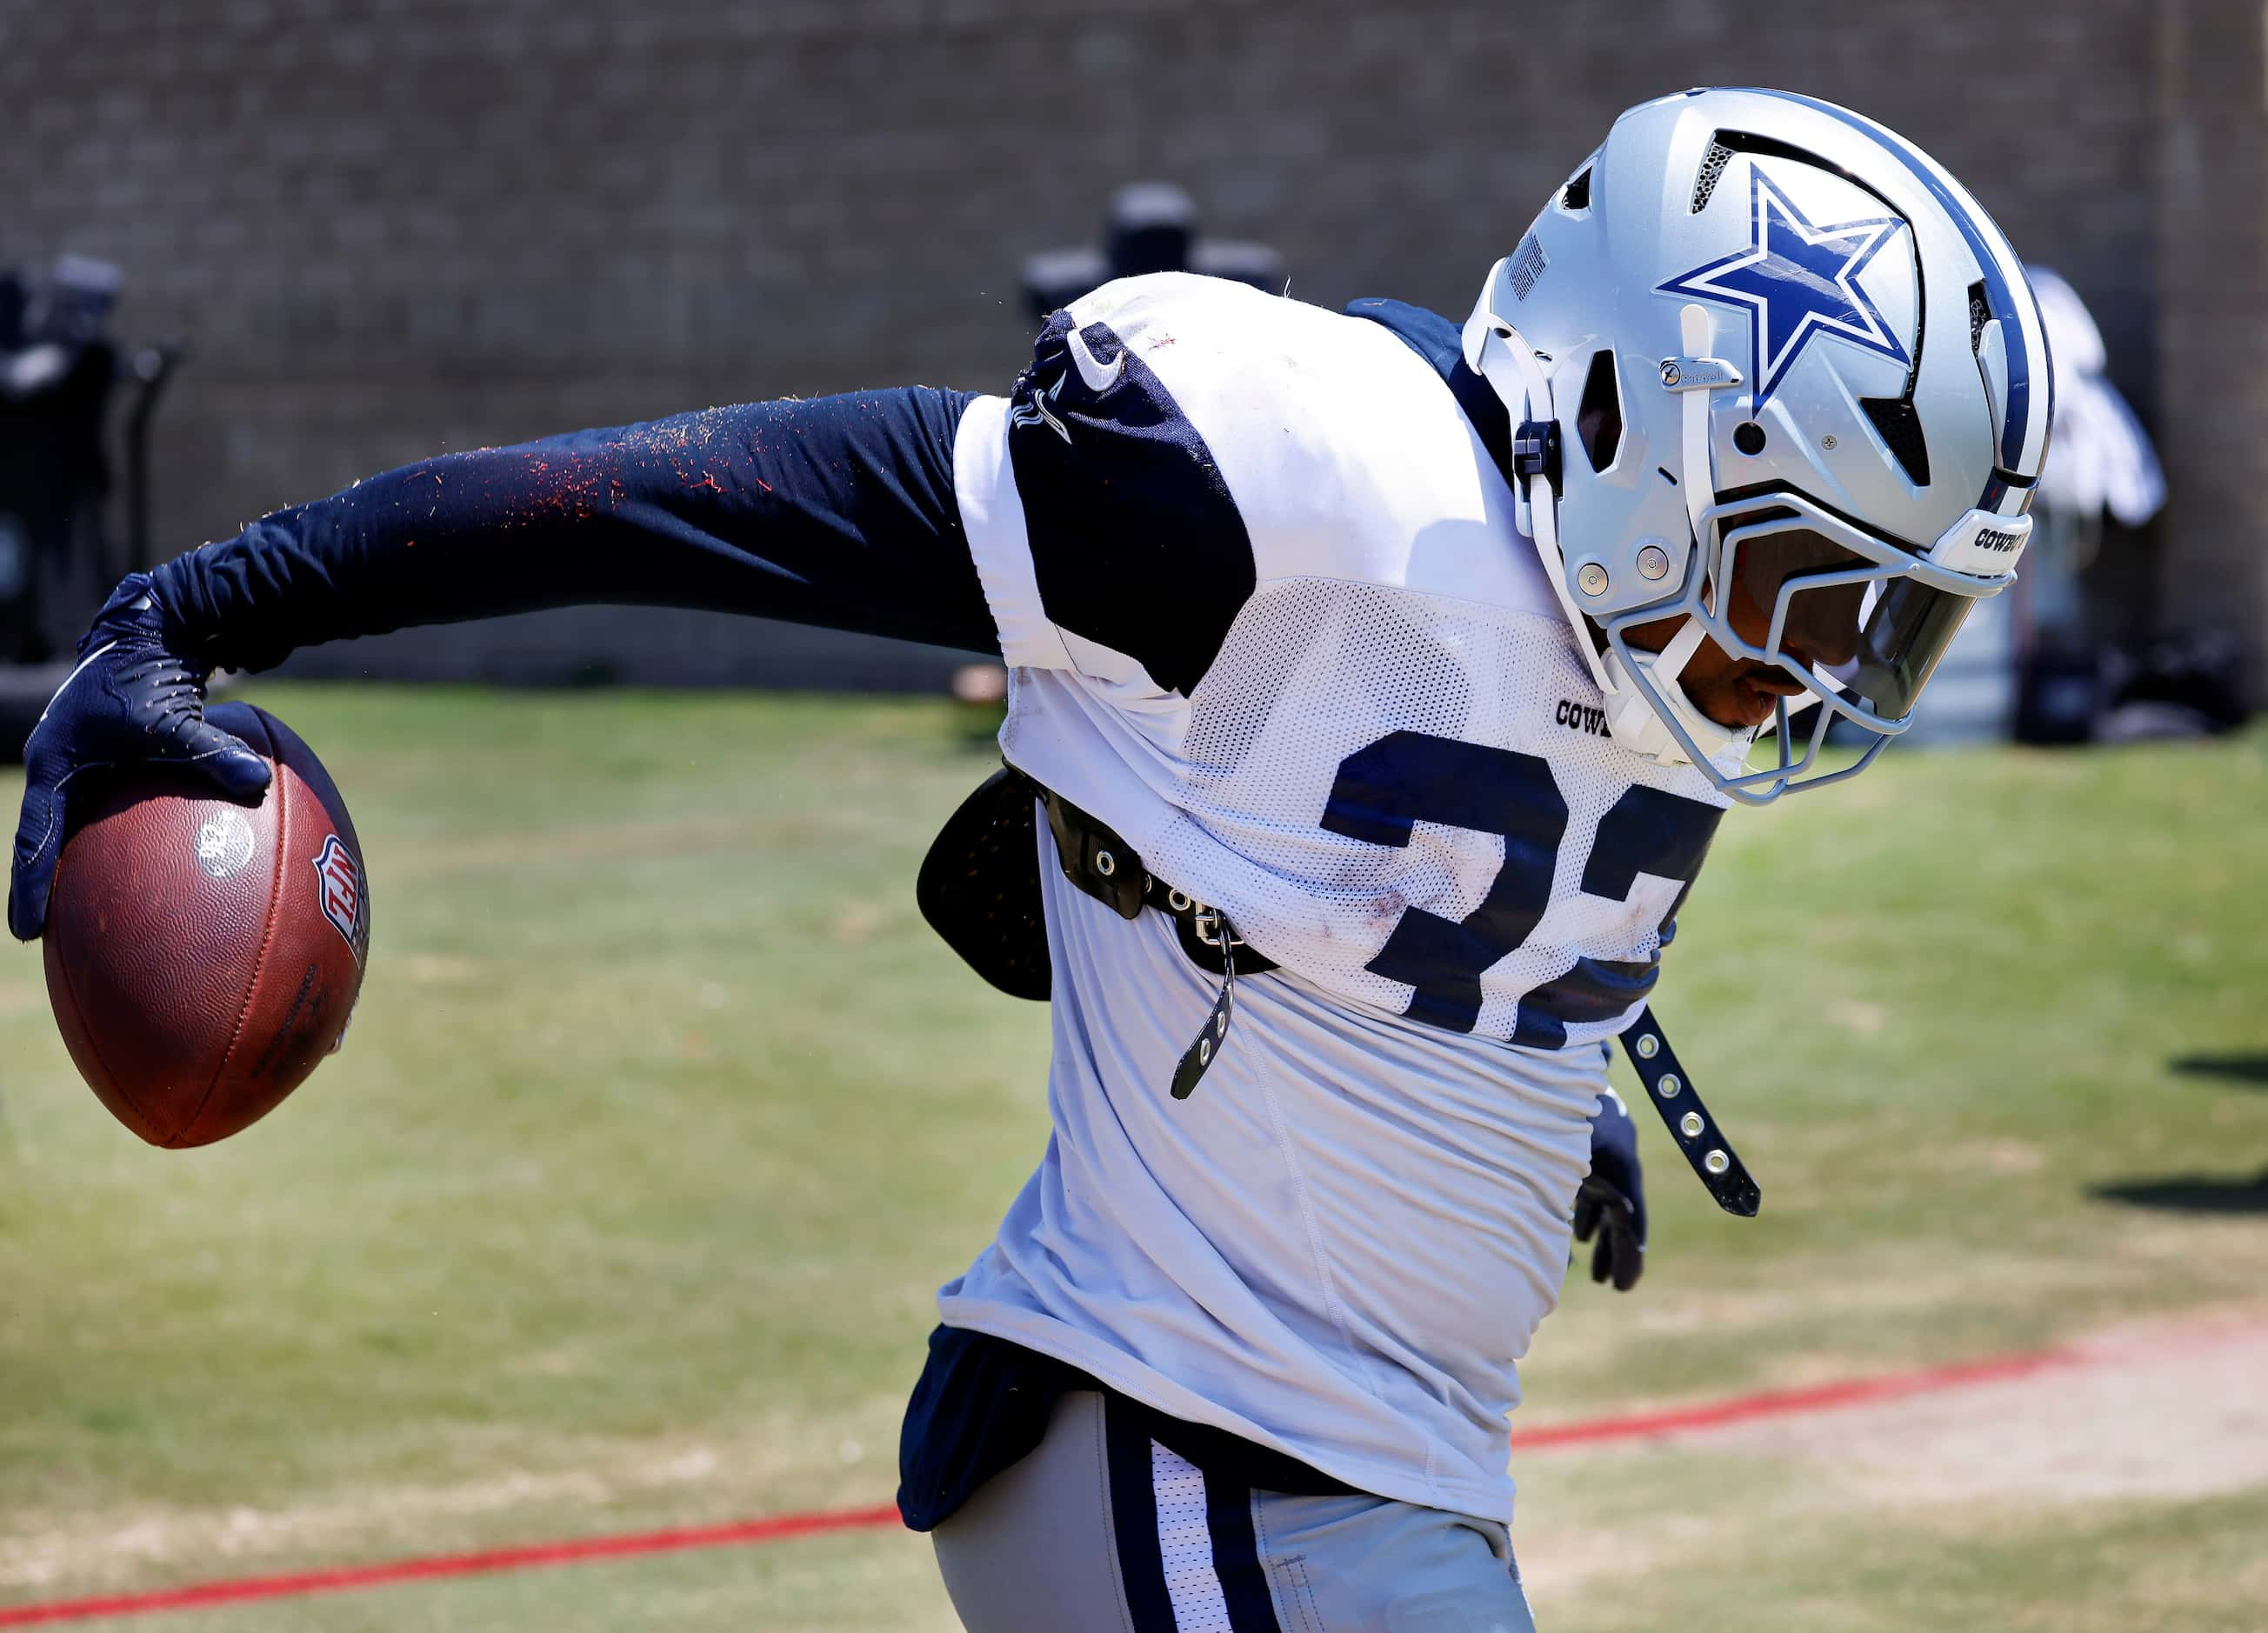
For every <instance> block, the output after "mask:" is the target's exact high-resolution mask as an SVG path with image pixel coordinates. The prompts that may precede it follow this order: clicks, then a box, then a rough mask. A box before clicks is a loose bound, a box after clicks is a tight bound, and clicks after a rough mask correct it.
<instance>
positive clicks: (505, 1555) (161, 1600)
mask: <svg viewBox="0 0 2268 1633" xmlns="http://www.w3.org/2000/svg"><path fill="white" fill-rule="evenodd" d="M2090 1358H2093V1357H2088V1355H2087V1354H2085V1353H2084V1352H2082V1351H2080V1350H2036V1351H2034V1352H2032V1353H2029V1354H2024V1355H2011V1356H2001V1357H1997V1358H1995V1359H1992V1360H1987V1361H1969V1362H1962V1363H1959V1364H1957V1365H1951V1366H1925V1367H1916V1368H1913V1369H1911V1370H1909V1371H1906V1372H1881V1373H1877V1374H1876V1375H1875V1376H1874V1377H1872V1378H1855V1379H1846V1380H1845V1381H1844V1382H1841V1383H1832V1384H1820V1385H1817V1386H1815V1387H1807V1388H1801V1389H1767V1390H1762V1391H1759V1392H1757V1393H1755V1394H1741V1395H1731V1396H1727V1397H1726V1398H1725V1399H1723V1400H1718V1401H1698V1402H1696V1403H1694V1404H1692V1405H1690V1406H1678V1407H1668V1408H1664V1409H1661V1410H1660V1411H1653V1412H1630V1413H1624V1414H1622V1415H1620V1416H1612V1417H1592V1418H1584V1419H1580V1420H1579V1421H1577V1422H1574V1423H1555V1424H1545V1425H1543V1427H1541V1428H1536V1429H1529V1430H1524V1431H1521V1432H1520V1433H1517V1434H1515V1435H1513V1438H1512V1444H1513V1447H1514V1449H1516V1450H1517V1449H1525V1450H1528V1451H1535V1450H1539V1449H1543V1448H1548V1447H1551V1446H1565V1445H1597V1444H1600V1443H1602V1442H1605V1441H1612V1440H1643V1439H1652V1438H1659V1437H1661V1436H1663V1435H1672V1434H1681V1433H1690V1432H1692V1431H1697V1430H1705V1429H1720V1428H1724V1427H1727V1426H1728V1425H1731V1424H1734V1423H1754V1422H1756V1421H1757V1420H1759V1419H1763V1418H1772V1417H1794V1416H1801V1415H1803V1414H1805V1413H1808V1412H1827V1411H1834V1410H1837V1409H1840V1408H1845V1407H1852V1406H1866V1405H1871V1404H1873V1403H1874V1402H1877V1401H1895V1400H1900V1399H1904V1397H1907V1396H1910V1395H1918V1394H1936V1393H1940V1392H1942V1391H1946V1390H1952V1389H1965V1388H1973V1387H1976V1386H1977V1385H1980V1384H1992V1383H2005V1382H2007V1381H2008V1380H2010V1379H2018V1378H2028V1377H2030V1376H2031V1375H2032V1374H2034V1373H2036V1372H2048V1371H2051V1370H2054V1369H2057V1368H2062V1367H2071V1366H2080V1365H2086V1364H2087V1363H2088V1360H2089V1359H2090ZM897 1522H898V1511H897V1510H896V1508H895V1507H894V1506H888V1505H885V1506H883V1507H880V1508H849V1509H835V1510H831V1511H828V1512H821V1513H807V1514H780V1515H777V1516H774V1517H773V1518H771V1519H744V1520H740V1521H737V1522H735V1523H733V1524H731V1525H721V1526H690V1527H686V1528H681V1529H678V1530H674V1531H641V1532H632V1533H630V1534H624V1535H619V1536H598V1537H584V1538H580V1539H578V1540H574V1541H563V1542H538V1543H533V1544H529V1545H527V1546H526V1547H522V1548H489V1549H484V1550H482V1551H479V1552H475V1553H466V1554H435V1555H431V1556H427V1557H424V1558H422V1559H395V1560H387V1561H382V1562H380V1563H377V1564H370V1565H346V1566H341V1567H338V1568H335V1569H333V1570H304V1571H297V1572H292V1573H289V1574H285V1575H280V1576H268V1577H238V1578H232V1579H230V1580H225V1581H219V1582H200V1583H194V1584H192V1585H188V1586H187V1587H176V1588H160V1589H157V1590H155V1591H154V1592H151V1593H115V1594H109V1595H107V1596H102V1597H98V1598H92V1599H63V1600H49V1601H48V1602H47V1603H45V1604H34V1605H17V1606H13V1607H0V1628H28V1627H39V1626H44V1625H49V1624H52V1623H55V1622H90V1621H92V1620H94V1619H95V1618H97V1617H99V1616H139V1615H152V1614H154V1613H157V1612H159V1611H167V1610H198V1609H203V1608H205V1607H209V1606H213V1605H240V1604H245V1603H248V1602H250V1601H252V1600H264V1599H291V1598H297V1597H299V1596H302V1595H305V1594H310V1593H350V1592H352V1591H354V1590H356V1589H359V1588H372V1587H385V1586H387V1585H391V1584H394V1583H400V1582H431V1581H437V1580H440V1579H442V1578H450V1577H475V1576H488V1575H492V1574H494V1573H496V1572H498V1571H504V1570H536V1569H539V1568H541V1567H544V1566H549V1565H571V1564H578V1563H583V1562H585V1561H587V1560H593V1559H628V1558H634V1557H637V1556H641V1555H646V1554H672V1553H681V1552H683V1551H685V1550H687V1549H689V1548H733V1547H738V1546H740V1545H743V1544H747V1543H751V1542H778V1541H786V1540H787V1539H789V1538H791V1537H805V1536H817V1535H819V1534H822V1533H824V1532H829V1531H858V1530H866V1529H870V1528H873V1527H878V1526H892V1525H895V1524H896V1523H897Z"/></svg>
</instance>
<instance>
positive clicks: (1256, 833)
mask: <svg viewBox="0 0 2268 1633" xmlns="http://www.w3.org/2000/svg"><path fill="white" fill-rule="evenodd" d="M1596 695H1597V694H1596V692H1595V690H1594V688H1592V686H1591V684H1590V682H1589V680H1588V678H1587V674H1586V673H1585V671H1584V668H1583V666H1582V665H1581V663H1580V660H1579V659H1578V658H1576V657H1575V655H1574V653H1573V652H1572V651H1571V650H1570V648H1569V644H1568V639H1567V635H1566V631H1565V628H1564V627H1563V626H1559V625H1557V624H1555V623H1553V622H1550V621H1548V620H1545V619H1543V618H1539V617H1537V616H1535V615H1534V614H1529V613H1526V612H1518V611H1507V610H1506V609H1503V608H1499V607H1488V606H1484V605H1481V604H1478V603H1475V602H1468V601H1456V600H1449V599H1447V598H1445V597H1440V596H1429V595H1421V594H1418V593H1416V592H1411V591H1409V590H1405V589H1399V588H1395V587H1390V586H1386V585H1361V584H1348V583H1344V582H1342V581H1337V580H1332V579H1317V578H1299V579H1290V580H1284V581H1279V582H1278V583H1274V584H1268V585H1262V586H1260V588H1259V589H1258V590H1257V591H1256V593H1255V594H1254V596H1253V598H1252V600H1251V601H1250V602H1249V603H1248V605H1247V606H1246V607H1245V610H1244V612H1243V614H1241V616H1240V617H1239V619H1238V620H1237V622H1236V624H1235V626H1234V627H1233V629H1231V630H1230V632H1229V636H1228V640H1227V642H1226V644H1225V645H1224V646H1223V647H1222V649H1221V653H1220V657H1219V659H1218V660H1217V662H1216V663H1215V665H1214V667H1213V670H1212V672H1211V673H1210V674H1208V675H1207V676H1206V678H1205V680H1204V684H1203V685H1202V686H1200V687H1199V688H1197V695H1196V697H1195V698H1194V699H1193V700H1192V702H1191V704H1190V707H1189V710H1188V717H1187V720H1186V722H1185V723H1184V722H1182V721H1175V720H1172V719H1171V718H1170V717H1154V718H1155V719H1156V724H1157V725H1159V726H1160V727H1162V728H1164V730H1163V731H1162V732H1160V733H1159V735H1160V736H1161V737H1165V736H1168V735H1169V734H1170V733H1171V732H1174V731H1175V730H1176V729H1177V728H1178V731H1179V734H1180V739H1181V740H1180V741H1179V742H1178V743H1175V742H1172V741H1170V740H1168V741H1161V742H1158V743H1157V744H1156V747H1157V750H1158V752H1159V753H1160V754H1161V756H1167V757H1170V758H1169V759H1168V763H1171V764H1173V765H1174V771H1175V777H1176V780H1177V781H1178V782H1179V783H1180V788H1181V798H1180V800H1179V805H1180V811H1181V813H1182V816H1183V817H1184V818H1186V820H1182V821H1175V822H1171V823H1167V824H1164V825H1162V827H1161V828H1160V840H1161V842H1160V844H1158V845H1157V846H1156V847H1155V849H1154V850H1152V849H1145V850H1144V852H1143V854H1144V856H1145V858H1146V859H1147V860H1148V861H1149V862H1150V864H1151V866H1152V869H1153V871H1155V872H1157V873H1158V874H1159V876H1160V877H1161V878H1163V879H1167V880H1169V881H1171V882H1173V883H1174V884H1175V885H1177V886H1180V887H1181V888H1182V889H1185V890H1188V891H1189V892H1190V893H1191V894H1195V895H1197V896H1198V897H1199V898H1200V899H1202V900H1204V901H1211V902H1215V903H1218V904H1219V905H1221V906H1224V907H1226V908H1228V909H1229V910H1230V912H1231V915H1232V916H1233V919H1234V921H1235V923H1236V924H1237V927H1238V929H1239V930H1240V931H1242V932H1243V934H1244V935H1245V937H1246V938H1248V940H1250V941H1251V942H1252V943H1253V945H1256V946H1257V947H1259V948H1260V949H1261V950H1262V951H1263V952H1265V953H1267V954H1268V955H1269V956H1270V958H1273V959H1275V960H1277V961H1278V963H1281V964H1285V965H1288V966H1291V967H1295V968H1297V969H1299V970H1300V973H1301V974H1302V975H1307V977H1308V978H1309V979H1311V980H1314V981H1316V982H1320V983H1322V984H1323V985H1325V986H1328V987H1329V988H1331V989H1333V990H1335V991H1339V992H1343V993H1344V994H1346V995H1347V996H1348V997H1351V998H1354V999H1356V1000H1358V1001H1360V1002H1362V1003H1366V1004H1373V1005H1376V1006H1378V1007H1380V1008H1383V1009H1387V1010H1390V1011H1395V1012H1396V1013H1399V1012H1401V1011H1403V1009H1404V1008H1405V1007H1406V1006H1407V1005H1408V1004H1409V1003H1410V997H1411V992H1410V986H1409V985H1408V984H1407V983H1405V982H1398V981H1395V980H1392V979H1389V978H1388V977H1386V976H1384V975H1375V974H1373V973H1371V972H1370V971H1369V970H1368V969H1367V968H1366V966H1367V965H1368V964H1369V963H1370V962H1371V961H1372V960H1373V959H1375V958H1376V957H1377V955H1378V953H1379V952H1380V950H1381V947H1382V946H1383V945H1385V943H1386V941H1387V938H1388V935H1389V934H1390V933H1391V932H1392V931H1393V929H1394V926H1395V923H1396V922H1397V921H1398V919H1399V917H1400V914H1401V911H1402V910H1403V908H1405V907H1408V906H1410V905H1416V906H1419V907H1422V908H1425V910H1427V911H1429V912H1431V913H1432V914H1433V915H1435V916H1439V917H1440V918H1443V919H1447V920H1452V921H1459V920H1462V919H1464V918H1465V917H1467V916H1469V914H1471V913H1472V912H1473V911H1474V910H1475V909H1476V908H1477V907H1479V905H1480V904H1481V901H1482V900H1483V898H1484V895H1485V894H1487V892H1488V891H1489V888H1490V886H1491V884H1492V883H1493V882H1494V880H1495V879H1496V877H1497V875H1498V872H1499V870H1500V869H1501V868H1502V867H1503V866H1504V864H1505V859H1506V858H1505V850H1506V843H1505V841H1504V839H1503V838H1502V837H1501V836H1499V835H1491V834H1482V833H1476V832H1473V831H1471V830H1469V829H1465V828H1452V827H1447V826H1444V825H1442V824H1440V823H1436V822H1430V821H1423V820H1420V821H1418V822H1417V823H1416V824H1415V832H1414V833H1413V834H1412V836H1411V839H1410V843H1408V844H1407V845H1405V846H1400V847H1388V846H1384V845H1380V844H1375V843H1371V842H1366V841H1365V840H1361V839H1356V838H1350V837H1346V836H1344V835H1339V834H1336V833H1330V832H1327V831H1325V830H1324V829H1322V828H1319V827H1318V826H1317V818H1318V817H1319V816H1320V815H1321V814H1322V813H1323V812H1324V810H1325V809H1326V808H1327V806H1328V805H1329V803H1330V800H1331V794H1332V788H1333V783H1334V780H1335V778H1336V776H1337V774H1338V772H1339V769H1340V768H1341V766H1342V765H1343V764H1344V762H1345V761H1347V760H1348V759H1349V758H1350V757H1351V756H1352V755H1353V754H1355V753H1356V752H1357V751H1358V750H1360V749H1362V748H1364V747H1367V746H1368V745H1370V744H1373V743H1375V742H1377V741H1378V740H1380V739H1382V738H1384V737H1386V736H1387V735H1388V734H1389V733H1391V732H1417V733H1420V734H1423V735H1425V736H1428V737H1435V738H1442V739H1453V740H1455V741H1460V742H1466V743H1474V744H1482V745H1488V746H1492V747H1500V748H1506V749H1510V750H1513V751H1516V752H1521V753H1525V754H1532V755H1534V756H1535V757H1536V758H1538V759H1541V760H1543V761H1546V763H1548V764H1549V766H1550V776H1551V780H1552V783H1554V785H1555V786H1556V788H1557V791H1558V794H1559V796H1560V797H1561V798H1562V799H1564V800H1565V804H1566V806H1567V822H1566V828H1565V836H1564V838H1563V839H1562V840H1561V842H1559V845H1558V847H1557V857H1556V862H1555V864H1554V867H1553V872H1552V878H1551V883H1550V906H1549V908H1548V909H1547V911H1546V912H1545V914H1544V915H1543V919H1542V920H1541V922H1539V923H1538V924H1537V925H1536V927H1535V930H1534V931H1531V932H1530V933H1529V935H1528V938H1527V940H1526V941H1525V942H1523V943H1522V944H1521V945H1520V946H1519V947H1517V948H1516V949H1514V950H1513V951H1512V952H1511V953H1510V954H1509V955H1508V956H1507V957H1506V958H1505V959H1504V960H1503V961H1501V962H1500V963H1498V964H1496V965H1494V966H1492V967H1490V968H1489V969H1488V970H1487V971H1486V972H1485V973H1484V974H1483V975H1482V976H1481V986H1482V993H1483V997H1482V1005H1481V1009H1480V1013H1479V1016H1478V1018H1477V1021H1476V1025H1475V1026H1474V1028H1473V1029H1474V1030H1475V1031H1476V1032H1477V1033H1481V1034H1483V1035H1484V1036H1489V1037H1495V1038H1504V1039H1509V1038H1511V1037H1513V1035H1514V1032H1515V1028H1516V1026H1517V1024H1518V1020H1519V1009H1520V1004H1521V1000H1522V998H1523V997H1526V996H1527V995H1528V994H1529V993H1531V992H1532V991H1533V990H1534V989H1536V988H1537V987H1539V986H1541V985H1543V983H1544V982H1549V981H1550V980H1552V979H1554V978H1555V977H1557V976H1560V975H1564V974H1565V973H1566V971H1567V970H1568V968H1569V967H1570V966H1571V965H1572V963H1573V962H1574V961H1575V960H1576V958H1577V957H1578V956H1579V955H1587V956H1590V957H1594V958H1601V959H1611V960H1625V961H1631V962H1651V961H1652V960H1653V959H1654V957H1655V955H1656V954H1657V953H1658V952H1659V950H1660V946H1661V937H1660V933H1659V931H1660V926H1661V922H1662V920H1663V919H1664V917H1665V916H1667V915H1668V912H1669V910H1670V908H1671V906H1672V904H1673V903H1674V902H1675V900H1676V898H1677V895H1678V894H1679V892H1680V890H1681V889H1682V888H1683V881H1682V880H1675V879H1654V880H1641V881H1638V883H1637V884H1636V885H1635V886H1634V887H1633V888H1632V889H1631V891H1630V893H1629V896H1628V898H1627V899H1626V900H1624V901H1609V900H1607V899H1605V898H1602V897H1600V896H1595V895H1591V894H1586V893H1585V892H1584V891H1583V890H1582V889H1581V887H1580V881H1581V879H1582V878H1583V875H1584V872H1585V867H1586V864H1587V862H1588V861H1589V858H1590V853H1591V846H1592V841H1593V838H1594V835H1595V834H1596V832H1597V829H1598V825H1599V820H1600V818H1601V817H1602V816H1603V815H1604V814H1605V813H1607V811H1608V810H1609V809H1610V808H1611V807H1612V806H1614V805H1615V804H1616V801H1617V800H1619V799H1620V798H1622V797H1623V796H1624V793H1625V791H1627V790H1628V789H1629V788H1630V787H1631V785H1632V783H1646V784H1647V785H1650V786H1653V787H1658V788H1667V789H1671V790H1674V791H1675V792H1677V793H1678V794H1680V795H1681V796H1683V798H1690V799H1692V800H1694V801H1696V802H1697V804H1701V805H1708V806H1710V807H1711V808H1712V809H1722V808H1723V805H1724V803H1725V802H1724V801H1723V800H1722V798H1719V797H1717V796H1715V795H1714V791H1712V790H1708V789H1707V787H1706V784H1705V783H1704V781H1703V779H1701V778H1700V777H1699V776H1697V775H1696V774H1695V773H1694V772H1693V771H1692V770H1691V769H1690V768H1683V767H1681V768H1675V769H1673V768H1670V767H1664V766H1655V765H1653V764H1652V763H1651V762H1649V761H1643V760H1640V759H1638V757H1637V756H1635V755H1633V754H1630V753H1629V752H1628V751H1626V750H1624V749H1620V748H1617V747H1615V746H1614V745H1613V743H1611V742H1610V741H1609V740H1608V739H1605V738H1602V737H1600V736H1596V735H1594V734H1592V733H1590V732H1586V731H1585V730H1584V729H1583V728H1582V725H1581V724H1580V718H1579V719H1578V720H1577V722H1576V723H1575V724H1572V725H1570V724H1567V723H1565V721H1566V717H1567V716H1569V715H1572V713H1573V710H1572V709H1567V708H1563V704H1564V703H1572V702H1573V701H1574V700H1576V699H1579V698H1580V699H1585V700H1588V699H1591V698H1595V696H1596ZM1010 740H1011V741H1012V743H1013V740H1014V733H1013V731H1012V733H1011V739H1010ZM1175 762H1177V763H1175ZM1705 796H1706V797H1705ZM1639 1006H1640V1005H1639V1004H1638V1003H1631V1004H1627V1005H1625V1006H1624V1008H1623V1009H1622V1010H1620V1011H1617V1012H1616V1014H1614V1015H1613V1016H1611V1017H1609V1018H1607V1019H1600V1020H1594V1021H1589V1022H1580V1023H1575V1024H1570V1025H1567V1026H1565V1041H1566V1042H1568V1043H1570V1044H1576V1043H1589V1042H1595V1041H1598V1040H1599V1039H1601V1038H1604V1037H1610V1036H1612V1035H1613V1034H1615V1033H1618V1032H1620V1031H1621V1030H1622V1028H1623V1027H1624V1026H1625V1025H1627V1024H1628V1022H1629V1021H1630V1019H1631V1018H1632V1017H1633V1016H1635V1015H1636V1013H1637V1011H1638V1008H1639Z"/></svg>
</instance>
